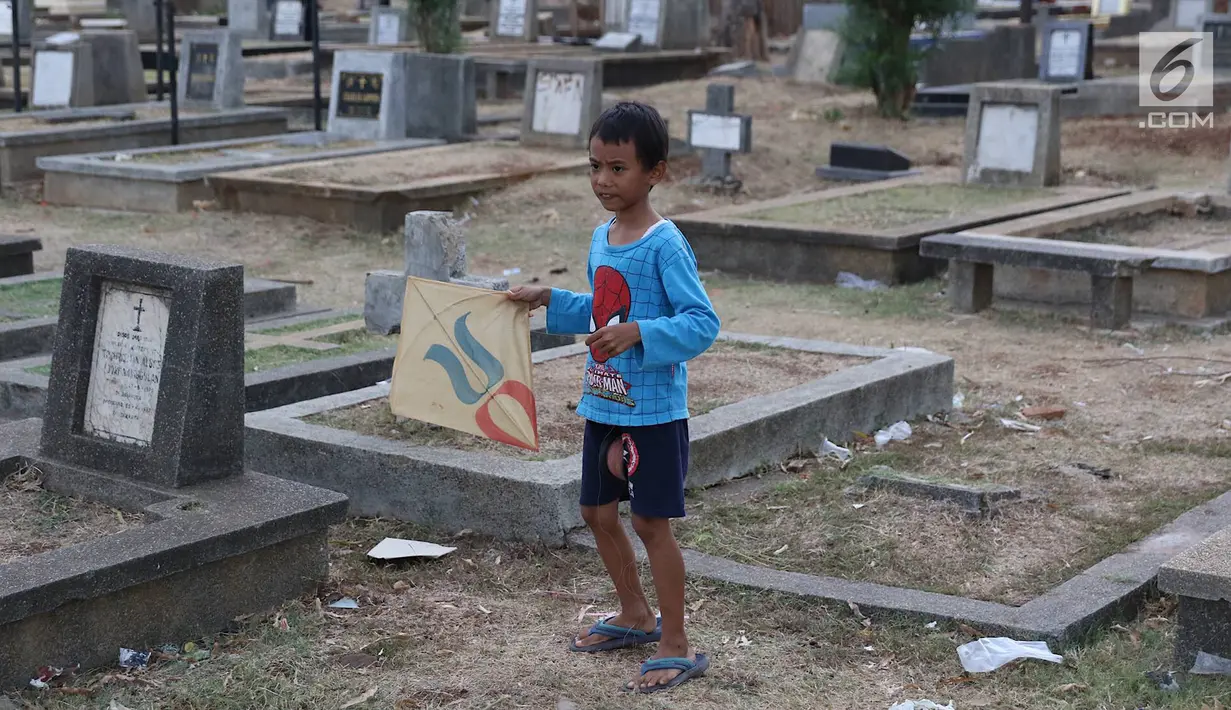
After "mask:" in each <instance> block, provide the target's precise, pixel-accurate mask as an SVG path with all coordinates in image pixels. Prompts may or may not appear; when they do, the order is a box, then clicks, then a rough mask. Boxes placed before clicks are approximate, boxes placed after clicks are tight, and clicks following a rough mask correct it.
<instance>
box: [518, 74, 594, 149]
mask: <svg viewBox="0 0 1231 710" xmlns="http://www.w3.org/2000/svg"><path fill="white" fill-rule="evenodd" d="M585 88H586V77H585V75H584V74H577V73H572V72H539V75H538V76H537V77H536V80H535V86H534V114H533V119H532V120H531V127H532V128H533V129H534V130H535V131H537V132H539V133H558V134H561V135H576V134H577V133H580V132H581V112H582V104H583V103H584V102H585Z"/></svg>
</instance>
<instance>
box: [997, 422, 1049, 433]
mask: <svg viewBox="0 0 1231 710" xmlns="http://www.w3.org/2000/svg"><path fill="white" fill-rule="evenodd" d="M1000 426H1002V427H1004V428H1005V429H1012V430H1013V431H1026V432H1031V433H1033V432H1036V431H1043V427H1041V426H1035V425H1034V424H1027V423H1026V422H1019V421H1017V420H1016V419H1001V420H1000Z"/></svg>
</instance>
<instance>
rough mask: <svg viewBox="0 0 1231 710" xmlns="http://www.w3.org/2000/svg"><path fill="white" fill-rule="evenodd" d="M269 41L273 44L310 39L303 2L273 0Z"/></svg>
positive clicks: (300, 0)
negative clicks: (273, 42)
mask: <svg viewBox="0 0 1231 710" xmlns="http://www.w3.org/2000/svg"><path fill="white" fill-rule="evenodd" d="M312 1H315V0H312ZM269 39H271V40H273V41H275V42H303V41H304V40H307V39H311V37H310V34H309V32H308V13H307V12H306V11H305V9H304V0H274V6H273V13H272V15H271V17H270V21H269Z"/></svg>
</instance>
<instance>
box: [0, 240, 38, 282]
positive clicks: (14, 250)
mask: <svg viewBox="0 0 1231 710" xmlns="http://www.w3.org/2000/svg"><path fill="white" fill-rule="evenodd" d="M42 249H43V240H41V239H39V238H38V237H10V236H5V235H3V234H0V278H5V277H7V276H25V275H26V274H33V273H34V252H36V251H42Z"/></svg>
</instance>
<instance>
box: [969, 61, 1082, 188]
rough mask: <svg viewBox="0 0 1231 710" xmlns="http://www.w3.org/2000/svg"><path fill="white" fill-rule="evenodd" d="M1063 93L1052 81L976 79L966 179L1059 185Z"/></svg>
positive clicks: (970, 109) (971, 98)
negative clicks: (1041, 83)
mask: <svg viewBox="0 0 1231 710" xmlns="http://www.w3.org/2000/svg"><path fill="white" fill-rule="evenodd" d="M1060 92H1061V90H1060V89H1059V88H1058V87H1050V86H1031V85H1025V84H1013V83H1000V84H976V85H975V87H974V90H973V91H972V92H971V95H970V107H969V111H968V113H967V114H966V152H965V156H964V159H963V163H962V181H963V182H973V183H981V184H985V185H1000V186H1008V185H1014V186H1037V187H1049V186H1053V185H1059V184H1060Z"/></svg>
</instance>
